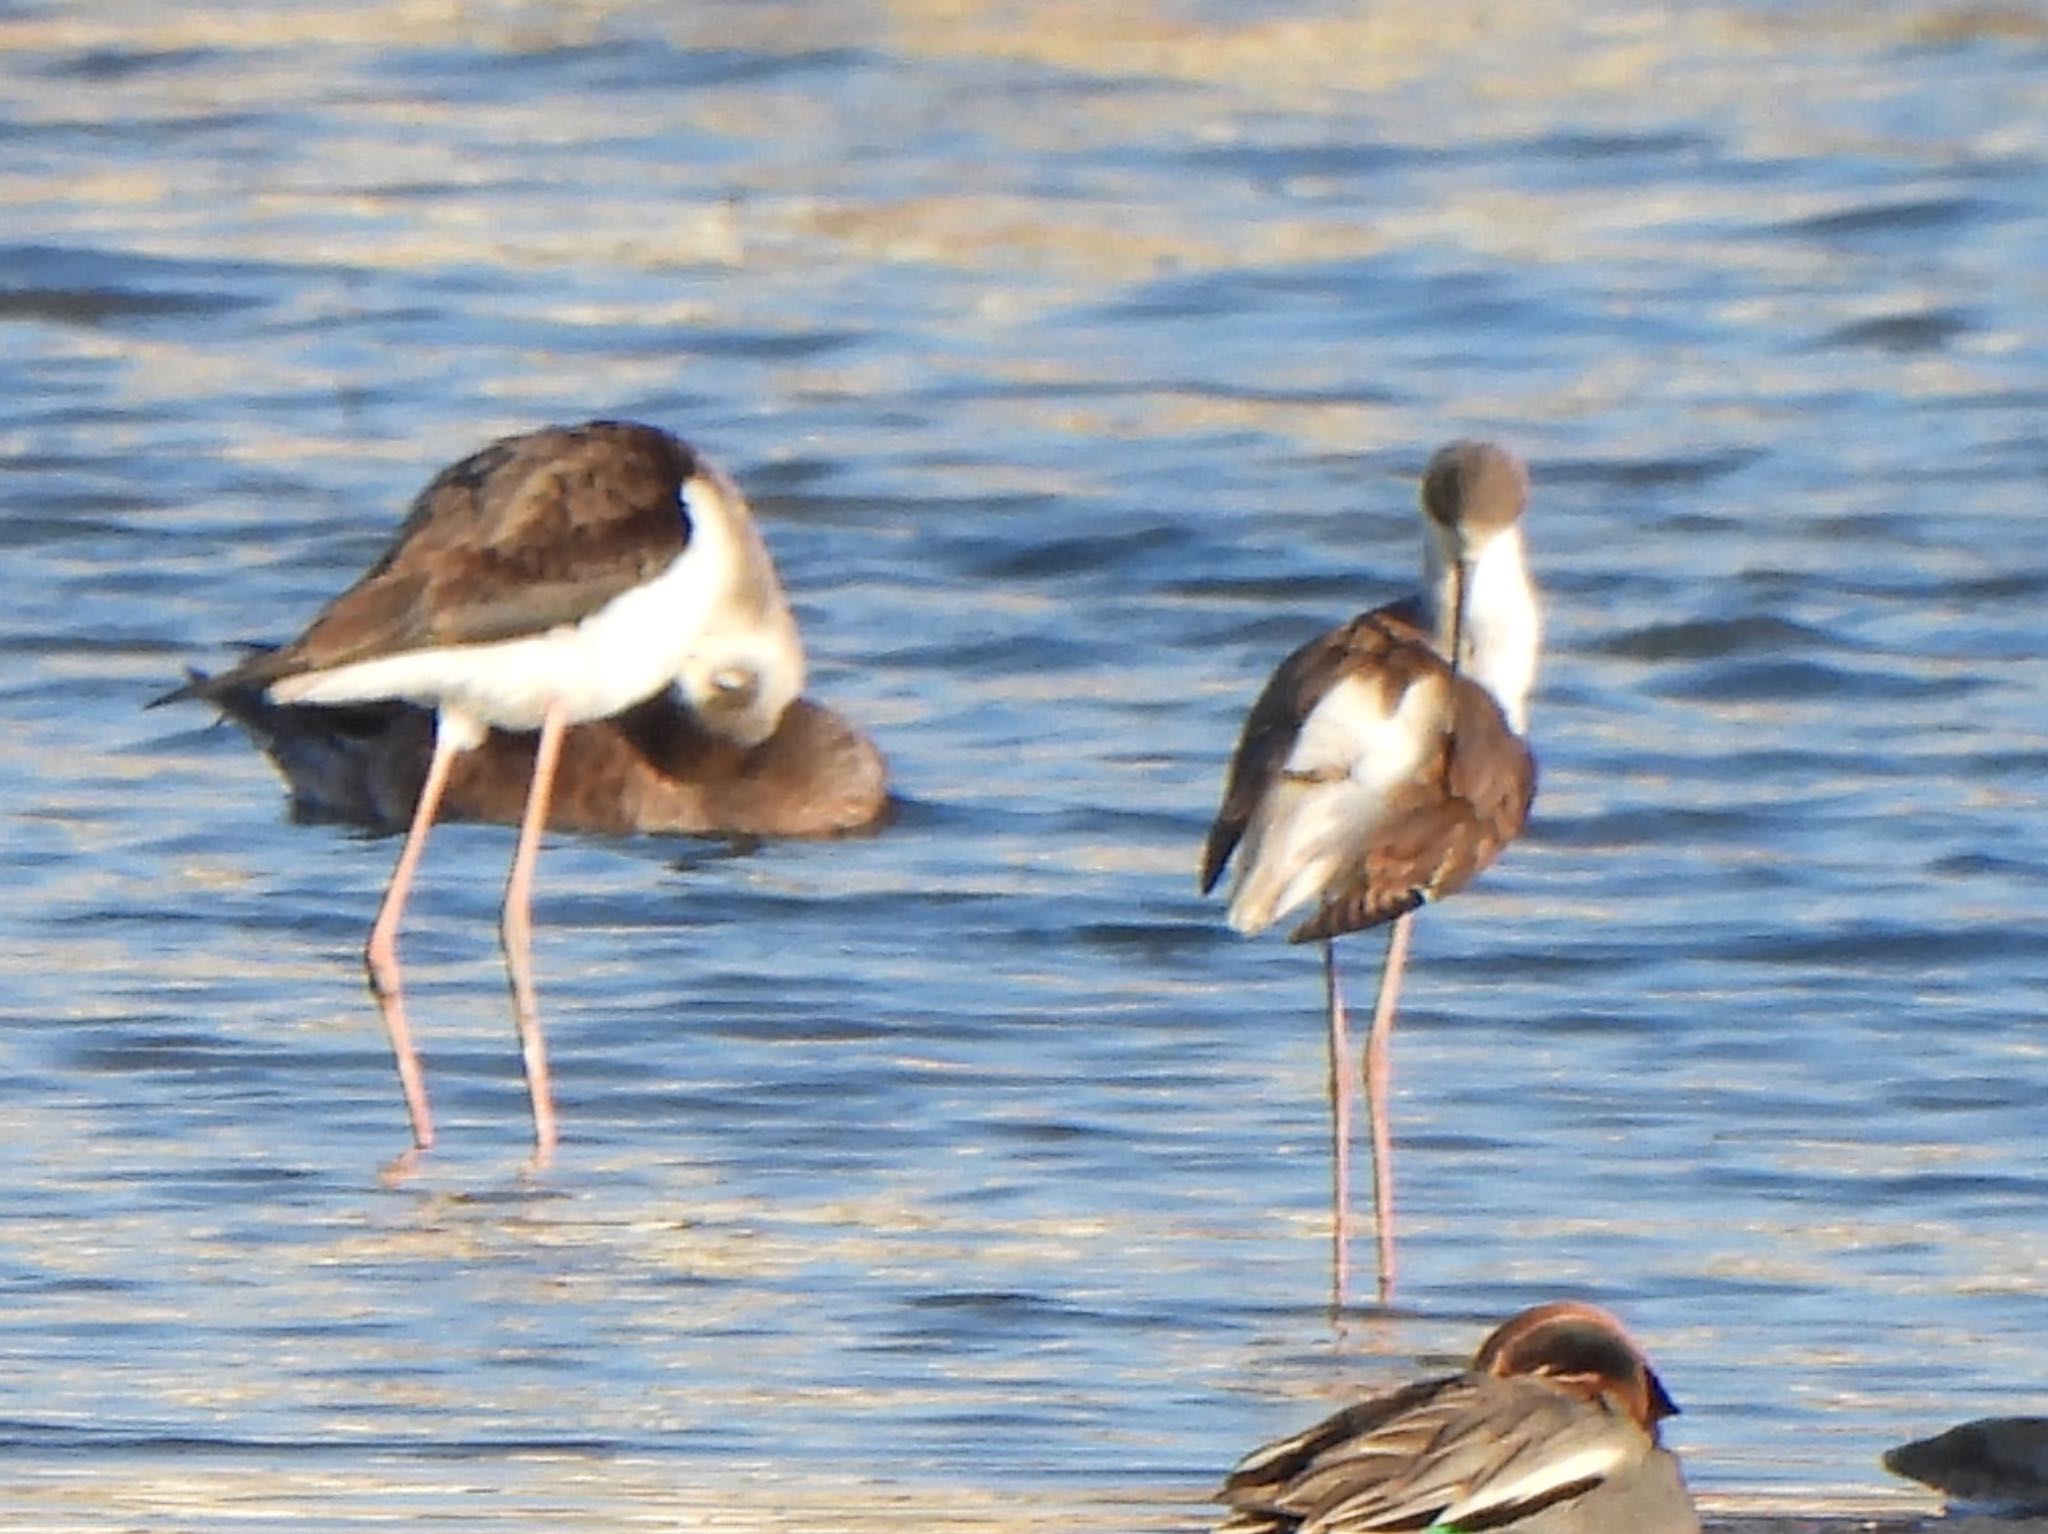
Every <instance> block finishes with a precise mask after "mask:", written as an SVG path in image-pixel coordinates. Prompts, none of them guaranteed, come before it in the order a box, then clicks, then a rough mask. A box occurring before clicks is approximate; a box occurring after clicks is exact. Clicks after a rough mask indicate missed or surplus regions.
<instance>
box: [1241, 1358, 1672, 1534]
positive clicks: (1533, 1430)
mask: <svg viewBox="0 0 2048 1534" xmlns="http://www.w3.org/2000/svg"><path fill="white" fill-rule="evenodd" d="M1655 1452H1656V1449H1655V1446H1654V1444H1652V1442H1651V1441H1650V1439H1649V1438H1648V1437H1647V1436H1646V1435H1645V1434H1644V1433H1643V1432H1642V1430H1641V1429H1640V1428H1638V1427H1637V1426H1636V1425H1635V1423H1634V1422H1632V1421H1631V1420H1630V1419H1629V1418H1627V1417H1626V1416H1624V1415H1622V1414H1621V1413H1619V1412H1617V1411H1613V1410H1610V1409H1608V1407H1607V1406H1606V1405H1605V1404H1603V1403H1601V1402H1588V1401H1585V1400H1582V1399H1578V1398H1575V1397H1572V1396H1569V1395H1566V1394H1564V1393H1562V1392H1560V1391H1558V1390H1556V1389H1554V1388H1553V1387H1551V1386H1549V1385H1546V1384H1543V1383H1541V1382H1538V1381H1534V1380H1528V1379H1495V1378H1491V1377H1487V1376H1479V1375H1461V1376H1459V1377H1458V1378H1457V1379H1455V1380H1453V1381H1448V1382H1443V1383H1442V1384H1441V1385H1440V1386H1439V1387H1438V1388H1437V1389H1436V1390H1435V1391H1434V1392H1433V1393H1432V1394H1431V1395H1430V1396H1429V1398H1428V1399H1426V1400H1424V1401H1422V1402H1420V1403H1419V1404H1417V1405H1415V1406H1414V1407H1412V1409H1409V1410H1407V1411H1403V1412H1400V1413H1398V1414H1396V1415H1394V1416H1392V1417H1390V1418H1389V1419H1387V1420H1385V1421H1383V1422H1381V1423H1379V1424H1378V1425H1376V1426H1374V1427H1372V1428H1371V1429H1370V1430H1368V1431H1366V1432H1363V1433H1361V1434H1354V1435H1352V1436H1349V1437H1345V1438H1342V1439H1335V1440H1329V1439H1326V1440H1325V1441H1324V1444H1323V1447H1322V1448H1321V1449H1320V1450H1319V1451H1318V1452H1316V1453H1315V1454H1314V1455H1313V1456H1312V1457H1311V1458H1310V1459H1309V1460H1308V1462H1307V1463H1305V1464H1302V1465H1300V1466H1299V1468H1298V1469H1297V1471H1296V1473H1295V1474H1293V1475H1292V1476H1291V1478H1290V1479H1289V1480H1288V1481H1287V1484H1286V1485H1285V1486H1284V1487H1281V1488H1276V1495H1274V1496H1273V1498H1272V1499H1271V1505H1272V1506H1273V1507H1274V1509H1275V1510H1276V1511H1284V1513H1285V1514H1286V1515H1287V1517H1286V1521H1285V1522H1284V1523H1279V1524H1275V1525H1274V1526H1275V1527H1288V1526H1293V1527H1297V1528H1299V1530H1300V1531H1301V1534H1368V1531H1374V1530H1395V1529H1431V1528H1445V1529H1474V1528H1477V1529H1484V1528H1489V1527H1496V1526H1498V1525H1500V1524H1502V1523H1505V1522H1508V1521H1510V1520H1512V1519H1514V1518H1517V1517H1522V1516H1526V1515H1528V1514H1531V1513H1533V1512H1535V1511H1537V1510H1539V1509H1541V1508H1544V1507H1548V1506H1550V1505H1552V1504H1554V1503H1557V1502H1560V1501H1564V1500H1566V1499H1568V1498H1571V1497H1575V1496H1578V1495H1581V1494H1583V1493H1585V1492H1587V1491H1589V1490H1591V1489H1592V1488H1594V1487H1596V1486H1598V1485H1600V1484H1601V1483H1602V1482H1604V1481H1606V1480H1608V1479H1609V1478H1610V1477H1613V1476H1616V1475H1619V1474H1621V1473H1622V1472H1624V1471H1625V1470H1627V1469H1628V1468H1629V1467H1630V1466H1631V1465H1632V1464H1633V1463H1635V1462H1637V1461H1640V1460H1641V1459H1643V1458H1644V1457H1646V1456H1648V1455H1650V1454H1653V1453H1655Z"/></svg>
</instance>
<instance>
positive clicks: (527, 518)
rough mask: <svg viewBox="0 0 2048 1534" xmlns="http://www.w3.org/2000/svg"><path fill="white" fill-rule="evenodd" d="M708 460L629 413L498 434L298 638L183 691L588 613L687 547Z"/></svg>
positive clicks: (439, 487)
mask: <svg viewBox="0 0 2048 1534" xmlns="http://www.w3.org/2000/svg"><path fill="white" fill-rule="evenodd" d="M695 472H696V461H695V458H694V456H693V455H692V454H691V452H690V449H689V448H688V447H687V446H685V445H684V444H683V443H681V442H679V441H678V440H677V439H676V438H674V437H671V436H670V435H668V433H666V432H662V431H657V430H655V429H654V428H653V427H649V426H637V425H633V424H630V423H625V422H614V421H593V422H591V423H590V424H588V425H586V426H577V427H557V428H550V429H548V430H545V431H537V432H531V433H528V434H527V435H524V436H518V437H507V438H505V439H504V440H503V441H500V442H495V443H493V444H491V446H489V447H487V448H485V449H483V450H482V451H481V452H478V453H475V454H472V455H471V456H470V457H468V458H465V459H463V460H462V461H461V462H460V463H457V464H454V465H452V466H451V467H449V468H446V469H443V470H442V471H441V472H440V473H439V474H437V475H435V476H434V479H433V481H432V482H431V483H430V484H428V486H427V487H426V489H424V490H422V491H421V492H420V494H419V495H418V497H417V498H416V499H415V500H414V501H413V504H412V509H411V511H410V513H409V514H408V515H407V517H406V519H405V522H404V524H403V525H402V526H401V527H400V528H399V531H398V536H397V538H396V539H394V540H393V542H392V544H391V547H390V548H389V549H387V550H386V551H385V553H384V555H383V557H382V558H381V559H379V560H378V561H377V563H376V564H375V565H373V566H372V567H371V569H370V571H369V573H368V574H366V575H365V576H364V577H363V578H362V579H361V580H360V581H358V582H357V583H356V584H355V585H353V586H351V587H350V588H349V589H348V590H347V591H345V592H343V593H342V594H341V595H340V596H339V597H337V598H335V600H334V601H333V602H332V603H330V604H329V605H328V606H327V608H326V610H325V611H323V612H322V613H321V614H320V615H319V616H318V617H317V618H315V619H314V620H313V622H312V624H311V625H310V626H308V628H307V629H306V632H305V633H304V634H302V635H301V636H300V637H299V638H298V639H296V640H295V641H293V642H292V643H291V644H288V645H286V646H284V647H283V648H282V649H279V650H276V651H273V652H271V653H269V654H267V655H261V656H256V657H252V658H251V659H250V660H247V661H245V662H243V663H242V664H241V665H239V666H236V667H234V668H233V669H232V670H229V671H227V672H224V673H222V674H221V675H220V676H217V677H214V678H212V679H210V680H209V681H208V682H207V683H205V684H203V685H195V686H193V687H188V688H185V689H181V690H180V691H179V692H178V693H176V694H173V695H172V696H173V697H189V696H194V695H199V696H213V695H214V694H215V693H217V692H218V690H220V689H222V688H226V687H231V686H236V685H241V684H246V683H269V682H273V681H276V680H277V679H278V678H279V677H284V676H293V675H297V674H298V673H300V672H306V671H324V670H329V669H332V668H334V667H336V666H344V665H348V664H349V663H351V662H353V661H359V660H367V659H371V658H373V657H376V656H381V655H394V654H399V653H402V652H404V651H407V650H418V649H425V648H430V647H437V646H441V645H462V644H489V643H492V642H494V641H496V640H502V639H513V638H517V637H519V636H521V635H524V634H533V633H539V632H542V631H544V630H546V629H550V628H553V627H555V626H556V625H558V624H563V623H574V622H575V621H577V620H578V619H580V618H584V617H587V616H589V615H590V614H591V613H593V612H595V611H596V610H597V609H598V608H600V607H602V606H604V604H605V603H606V602H609V601H610V600H611V599H612V598H613V597H615V596H617V595H619V593H621V592H623V591H625V590H627V589H629V588H630V587H632V586H635V585H638V584H639V583H640V582H642V581H644V580H647V579H648V578H649V577H651V576H652V575H654V574H656V573H657V572H659V571H660V570H661V569H663V568H664V567H665V566H667V565H668V564H669V562H670V561H672V560H673V559H674V558H675V556H676V555H677V554H678V553H680V552H681V551H682V549H683V547H684V545H685V544H686V543H687V542H688V541H689V522H688V518H687V514H686V512H685V511H684V510H683V507H682V504H681V499H680V497H681V492H682V487H683V485H684V483H685V481H687V480H688V479H689V478H690V476H691V475H692V474H693V473H695ZM159 701H170V699H169V698H166V699H161V700H159Z"/></svg>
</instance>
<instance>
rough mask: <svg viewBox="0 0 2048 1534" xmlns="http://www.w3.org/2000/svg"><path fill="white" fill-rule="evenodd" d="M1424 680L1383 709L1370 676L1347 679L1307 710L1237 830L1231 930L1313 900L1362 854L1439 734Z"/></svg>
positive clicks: (1432, 680)
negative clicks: (1274, 774) (1278, 768)
mask: <svg viewBox="0 0 2048 1534" xmlns="http://www.w3.org/2000/svg"><path fill="white" fill-rule="evenodd" d="M1443 708H1444V693H1443V681H1442V679H1441V678H1440V677H1437V676H1434V675H1431V676H1426V677H1424V678H1422V679H1421V680H1419V681H1417V682H1416V683H1415V684H1414V685H1413V686H1410V687H1409V688H1407V689H1406V690H1405V691H1404V692H1402V694H1401V695H1400V697H1399V698H1398V699H1396V700H1395V702H1394V705H1393V707H1392V708H1391V709H1389V708H1388V707H1387V706H1386V703H1385V691H1384V689H1383V688H1382V686H1381V685H1380V682H1379V679H1378V678H1377V677H1346V678H1345V679H1344V680H1343V681H1341V682H1339V683H1338V684H1337V685H1336V686H1334V687H1332V688H1331V689H1330V690H1329V692H1327V693H1326V694H1324V696H1323V698H1322V700H1321V701H1320V702H1319V703H1317V704H1316V706H1315V707H1314V708H1313V709H1311V710H1310V711H1309V715H1308V717H1307V718H1306V719H1304V720H1303V721H1302V725H1301V731H1300V733H1299V734H1298V735H1297V736H1296V737H1295V742H1294V749H1293V750H1292V751H1291V752H1290V753H1289V754H1288V757H1287V764H1286V767H1285V769H1284V770H1283V772H1282V774H1281V775H1280V776H1279V777H1278V778H1276V779H1275V780H1274V782H1273V783H1272V784H1271V785H1269V786H1268V788H1267V790H1266V794H1265V797H1264V798H1263V799H1261V800H1260V801H1259V807H1258V809H1257V811H1256V812H1255V813H1254V814H1253V816H1252V820H1251V824H1250V825H1249V826H1248V827H1246V829H1245V835H1244V841H1243V842H1242V843H1241V844H1240V846H1239V848H1238V854H1237V882H1236V884H1235V885H1234V886H1233V887H1232V890H1231V896H1230V914H1229V921H1230V925H1231V926H1233V927H1235V928H1236V929H1237V930H1238V931H1239V932H1243V933H1253V932H1260V931H1263V930H1264V929H1265V928H1267V927H1269V926H1271V925H1272V924H1273V923H1274V922H1276V921H1278V920H1279V919H1280V918H1281V917H1283V916H1285V915H1286V914H1287V913H1288V912H1289V911H1292V910H1294V909H1296V908H1297V907H1299V906H1302V905H1305V904H1307V903H1308V902H1309V901H1311V900H1314V899H1317V898H1319V897H1321V896H1322V895H1323V894H1324V893H1325V892H1326V891H1327V890H1328V889H1329V888H1330V886H1331V885H1332V884H1333V883H1334V882H1336V880H1337V879H1338V877H1339V876H1340V875H1341V874H1342V873H1343V872H1344V871H1345V870H1346V869H1347V868H1348V867H1349V866H1350V865H1351V864H1352V863H1353V862H1354V861H1355V860H1356V859H1358V858H1361V857H1363V856H1364V855H1365V853H1366V851H1367V849H1368V848H1369V847H1370V846H1371V842H1372V838H1373V835H1374V833H1375V832H1376V831H1377V830H1378V829H1379V827H1380V826H1381V825H1382V824H1383V823H1384V822H1385V819H1386V812H1387V801H1388V799H1389V797H1390V796H1391V795H1392V793H1393V792H1394V790H1395V789H1397V788H1398V787H1400V786H1402V785H1404V784H1406V783H1408V782H1410V781H1411V780H1413V778H1414V777H1415V776H1416V774H1418V773H1419V772H1420V771H1421V770H1422V767H1423V765H1424V763H1425V762H1426V761H1427V760H1428V756H1429V753H1430V752H1431V751H1432V750H1433V749H1434V747H1435V744H1436V741H1437V738H1438V736H1439V734H1440V732H1441V731H1442V729H1443Z"/></svg>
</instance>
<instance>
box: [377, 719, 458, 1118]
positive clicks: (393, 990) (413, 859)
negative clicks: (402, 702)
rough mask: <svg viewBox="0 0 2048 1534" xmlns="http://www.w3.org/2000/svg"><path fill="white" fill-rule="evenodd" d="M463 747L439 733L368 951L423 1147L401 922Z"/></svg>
mask: <svg viewBox="0 0 2048 1534" xmlns="http://www.w3.org/2000/svg"><path fill="white" fill-rule="evenodd" d="M459 749H460V748H459V747H457V746H454V745H452V744H450V742H449V735H448V732H447V731H445V730H438V729H437V730H436V731H435V733H434V755H433V759H432V761H430V762H429V763H428V764H427V780H426V782H425V783H423V784H422V785H421V786H420V800H419V803H418V804H417V805H415V806H414V807H413V812H412V826H411V829H409V830H408V831H407V832H406V833H405V848H404V850H403V851H402V852H400V853H399V854H398V867H397V868H396V869H394V870H393V871H392V874H391V883H390V885H389V886H388V887H387V888H386V889H385V891H384V903H383V904H382V905H381V906H379V907H378V908H377V920H376V922H375V923H374V924H373V925H372V926H371V928H370V941H369V943H368V945H367V946H365V947H364V949H363V966H364V968H366V969H367V970H369V972H370V993H371V994H372V995H374V996H375V997H376V998H377V1010H378V1011H379V1012H381V1013H382V1014H383V1015H384V1031H385V1032H387V1033H389V1034H390V1035H391V1052H392V1054H393V1055H395V1056H397V1059H398V1083H399V1085H400V1086H401V1087H403V1088H404V1089H405V1111H406V1112H407V1113H408V1114H409V1115H411V1117H412V1142H413V1144H414V1145H415V1146H417V1147H418V1148H419V1149H420V1150H425V1149H426V1148H427V1147H428V1146H430V1145H432V1144H433V1143H434V1119H433V1115H432V1114H431V1113H429V1112H428V1111H427V1079H426V1077H425V1075H424V1074H422V1072H421V1071H420V1057H419V1053H418V1052H417V1051H416V1050H415V1049H414V1048H413V1047H412V1029H411V1027H410V1026H409V1025H408V1024H407V1023H406V1020H405V993H404V991H403V989H402V982H401V979H400V975H399V970H398V923H399V919H400V918H401V917H402V916H404V915H405V901H406V897H407V896H408V895H409V894H411V893H412V879H413V875H414V874H415V873H417V872H418V871H419V866H420V855H421V854H422V853H423V852H425V851H426V850H427V831H428V829H429V828H430V827H432V825H433V824H434V815H435V813H436V812H437V811H438V810H439V809H440V808H441V795H442V793H443V791H444V790H446V788H447V787H448V772H449V769H450V768H452V767H453V766H454V765H455V757H456V753H457V752H458V750H459Z"/></svg>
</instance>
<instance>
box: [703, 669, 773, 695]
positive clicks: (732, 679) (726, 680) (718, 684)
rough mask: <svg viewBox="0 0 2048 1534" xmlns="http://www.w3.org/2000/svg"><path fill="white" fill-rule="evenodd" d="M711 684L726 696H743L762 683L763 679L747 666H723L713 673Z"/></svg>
mask: <svg viewBox="0 0 2048 1534" xmlns="http://www.w3.org/2000/svg"><path fill="white" fill-rule="evenodd" d="M711 685H712V686H713V687H715V688H717V689H718V691H719V693H720V694H721V696H723V697H725V698H741V697H745V696H747V695H748V694H750V693H752V692H753V691H754V690H755V689H756V688H758V687H759V686H760V685H761V679H760V677H759V676H758V675H756V674H755V673H754V672H753V671H752V670H751V669H750V668H748V667H745V666H723V667H720V668H719V669H718V670H717V671H714V672H712V673H711Z"/></svg>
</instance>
